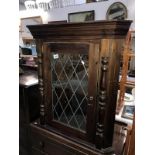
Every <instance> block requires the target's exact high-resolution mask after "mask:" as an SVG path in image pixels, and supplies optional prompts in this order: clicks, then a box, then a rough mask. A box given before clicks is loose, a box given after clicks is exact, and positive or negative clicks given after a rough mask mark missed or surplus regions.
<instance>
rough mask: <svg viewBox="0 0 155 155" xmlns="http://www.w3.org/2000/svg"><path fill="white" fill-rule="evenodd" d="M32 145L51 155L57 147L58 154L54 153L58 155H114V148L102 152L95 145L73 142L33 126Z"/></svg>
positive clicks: (69, 138)
mask: <svg viewBox="0 0 155 155" xmlns="http://www.w3.org/2000/svg"><path fill="white" fill-rule="evenodd" d="M49 130H50V128H49ZM31 144H32V146H33V147H35V148H37V149H38V150H40V151H42V152H46V153H48V154H49V155H52V153H54V150H55V147H56V148H57V149H56V150H55V151H57V153H58V154H56V153H54V154H56V155H59V154H60V155H64V154H65V153H66V155H69V154H72V155H73V154H76V155H113V153H114V152H113V149H112V148H107V149H103V150H102V151H101V150H98V149H96V148H95V147H94V146H93V145H88V144H84V143H83V142H80V141H76V139H72V140H71V137H68V138H67V137H66V138H65V137H63V136H61V135H59V134H56V133H54V132H51V131H48V130H45V129H42V128H40V127H37V126H35V125H33V124H31ZM63 153H64V154H63ZM67 153H68V154H67Z"/></svg>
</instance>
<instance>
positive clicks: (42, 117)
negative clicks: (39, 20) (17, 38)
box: [36, 39, 45, 124]
mask: <svg viewBox="0 0 155 155" xmlns="http://www.w3.org/2000/svg"><path fill="white" fill-rule="evenodd" d="M36 44H37V46H36V51H37V54H38V81H39V90H40V123H41V124H45V105H44V84H43V51H42V50H43V47H42V46H43V42H42V40H41V39H36Z"/></svg>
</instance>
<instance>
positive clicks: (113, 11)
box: [106, 2, 127, 20]
mask: <svg viewBox="0 0 155 155" xmlns="http://www.w3.org/2000/svg"><path fill="white" fill-rule="evenodd" d="M106 19H107V20H125V19H127V7H126V6H125V5H124V4H123V3H121V2H115V3H113V4H112V5H110V7H109V8H108V10H107V13H106Z"/></svg>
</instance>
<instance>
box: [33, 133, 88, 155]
mask: <svg viewBox="0 0 155 155" xmlns="http://www.w3.org/2000/svg"><path fill="white" fill-rule="evenodd" d="M31 146H32V155H35V151H36V150H38V151H40V152H41V153H45V155H87V154H86V153H84V152H80V150H76V149H73V148H71V147H69V146H68V147H67V146H65V145H62V144H61V143H58V142H56V141H53V140H52V139H49V138H48V137H46V136H43V135H41V134H38V133H34V132H32V133H31ZM34 148H35V150H34Z"/></svg>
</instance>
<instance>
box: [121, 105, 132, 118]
mask: <svg viewBox="0 0 155 155" xmlns="http://www.w3.org/2000/svg"><path fill="white" fill-rule="evenodd" d="M134 113H135V106H134V105H124V107H123V112H122V117H123V118H127V119H133V117H134Z"/></svg>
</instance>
